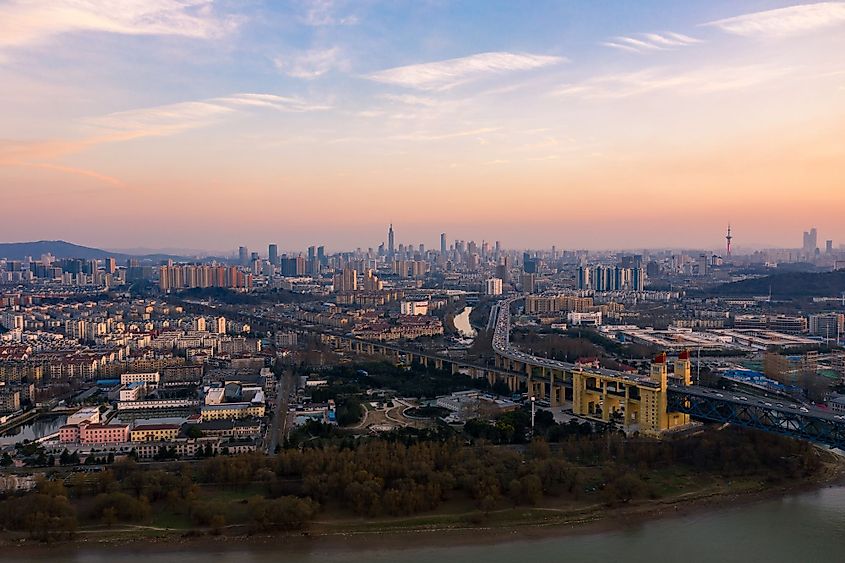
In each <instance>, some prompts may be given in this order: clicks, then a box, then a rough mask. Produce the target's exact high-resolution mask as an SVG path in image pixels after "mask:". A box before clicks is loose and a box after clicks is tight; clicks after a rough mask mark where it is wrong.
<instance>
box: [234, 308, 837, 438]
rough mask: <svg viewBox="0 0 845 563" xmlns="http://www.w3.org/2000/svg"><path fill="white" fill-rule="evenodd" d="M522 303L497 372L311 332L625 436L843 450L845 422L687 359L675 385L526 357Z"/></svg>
mask: <svg viewBox="0 0 845 563" xmlns="http://www.w3.org/2000/svg"><path fill="white" fill-rule="evenodd" d="M521 299H522V298H521V297H514V298H508V299H504V300H502V301H500V302H498V303H496V304H494V306H493V308H492V310H491V312H490V317H489V319H488V323H489V324H492V325H493V327H494V331H493V351H494V354H495V365H494V366H489V365H482V364H477V363H473V362H467V361H463V360H459V359H455V358H450V357H448V356H444V355H439V354H435V353H432V352H427V351H423V350H419V349H415V348H412V347H410V346H408V345H407V344H406V343H396V344H393V343H387V342H373V341H368V340H363V339H360V338H357V337H354V336H352V335H350V334H346V333H342V332H341V331H340V330H338V329H332V328H331V327H319V326H309V327H307V329H306V330H307V331H308V332H311V333H314V334H317V335H319V337H320V338H321V340H322V341H323V342H325V343H328V344H331V345H333V346H336V347H337V348H339V349H341V350H345V351H348V352H351V353H357V354H365V355H371V356H382V357H387V358H391V359H394V360H397V361H398V360H401V361H405V362H409V363H419V364H422V365H425V366H432V367H435V368H438V369H446V370H450V371H451V372H452V373H459V372H460V373H465V374H467V375H469V376H471V377H476V378H485V379H487V380H488V381H489V382H490V384H493V383H495V382H496V381H500V382H504V383H506V384H507V385H508V388H509V389H510V390H511V391H512V392H522V391H527V393H528V395H529V396H530V397H534V398H537V399H538V400H544V401H548V402H549V404H550V405H551V406H558V405H562V404H564V402H568V401H571V402H572V410H573V413H574V414H577V415H582V416H589V417H594V418H600V419H603V420H605V421H611V420H614V421H618V422H620V423H621V424H622V427H623V428H624V429H625V430H626V431H627V432H634V431H639V432H641V433H643V434H646V435H652V436H661V435H662V434H664V433H665V432H670V431H673V430H678V429H682V428H684V427H687V426H688V425H690V422H691V420H692V419H695V420H701V421H709V422H717V423H729V424H735V425H738V426H744V427H748V428H756V429H760V430H765V431H767V432H774V433H777V434H782V435H786V436H791V437H794V438H799V439H803V440H809V441H812V442H818V443H822V444H826V445H829V446H831V447H838V448H843V449H845V416H842V415H835V414H832V413H829V412H828V411H825V410H823V409H819V408H812V407H807V406H802V405H798V404H793V403H789V402H787V401H784V400H782V399H781V400H776V399H766V398H760V397H755V396H752V395H747V394H740V393H737V392H723V391H721V390H715V389H709V388H704V387H699V386H695V385H692V384H691V376H690V371H691V363H690V359H689V357H688V355H684V354H682V355H681V356H680V357H679V358H677V359H676V360H675V361H674V370H673V373H672V377H670V375H669V370H668V362H667V359H666V357H665V356H662V357H659V358H657V359H656V361H655V362H653V363H652V369H651V373H650V374H649V375H639V374H629V373H625V372H620V371H614V370H608V369H601V368H586V369H584V368H582V367H581V366H579V365H576V364H572V363H568V362H561V361H557V360H553V359H549V358H542V357H539V356H534V355H532V354H528V353H526V352H523V351H521V350H519V349H517V348H515V347H513V346H511V343H510V331H511V313H510V309H511V307H512V305H513V304H514V303H516V302H518V301H519V300H521ZM239 317H241V318H242V319H243V320H249V321H252V322H254V323H256V325H259V326H263V327H264V328H267V329H270V328H274V327H275V328H277V327H284V328H286V329H290V328H296V329H298V330H302V328H303V327H302V325H301V323H299V322H297V321H294V320H292V319H269V318H266V317H262V316H258V315H248V314H243V313H241V314H240V315H239Z"/></svg>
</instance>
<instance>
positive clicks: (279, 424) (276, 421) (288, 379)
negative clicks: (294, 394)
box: [267, 369, 293, 454]
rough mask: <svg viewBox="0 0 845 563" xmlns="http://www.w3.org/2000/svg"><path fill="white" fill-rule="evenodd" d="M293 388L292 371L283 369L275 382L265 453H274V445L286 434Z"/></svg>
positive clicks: (284, 437)
mask: <svg viewBox="0 0 845 563" xmlns="http://www.w3.org/2000/svg"><path fill="white" fill-rule="evenodd" d="M292 390H293V373H292V372H291V370H289V369H288V370H285V371H284V373H282V376H281V377H280V378H279V381H278V383H277V384H276V408H275V409H274V411H273V418H272V420H271V421H270V430H269V434H270V441H269V442H268V444H267V453H268V454H272V453H275V451H276V447H277V446H278V445H279V444H280V442H284V440H285V439H286V438H287V436H288V430H289V428H290V420H289V419H290V415H289V414H288V405H289V402H290V394H291V391H292Z"/></svg>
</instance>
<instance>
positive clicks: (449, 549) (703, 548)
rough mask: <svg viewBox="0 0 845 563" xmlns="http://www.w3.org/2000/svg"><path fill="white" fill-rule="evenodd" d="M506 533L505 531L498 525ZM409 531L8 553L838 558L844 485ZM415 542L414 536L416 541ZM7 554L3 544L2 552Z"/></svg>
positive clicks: (347, 561)
mask: <svg viewBox="0 0 845 563" xmlns="http://www.w3.org/2000/svg"><path fill="white" fill-rule="evenodd" d="M502 535H503V536H507V532H505V531H503V532H502ZM417 538H420V536H417V537H416V538H415V537H414V536H412V535H409V536H408V538H407V542H406V544H407V546H408V547H407V548H392V547H391V548H380V547H378V544H379V542H378V539H374V541H373V542H372V544H371V545H374V546H376V547H372V548H369V547H362V545H363V546H366V545H368V544H367V543H363V544H356V545H357V547H345V546H336V547H331V548H323V547H320V540H319V538H315V539H313V540H310V541H313V548H308V547H291V546H290V545H287V546H286V545H285V542H284V540H280V542H279V546H278V547H267V546H264V547H255V548H250V547H244V546H243V545H240V546H239V545H238V544H235V545H233V546H232V547H229V548H226V547H220V548H218V547H216V546H215V545H214V544H210V545H209V546H208V547H207V548H201V549H198V550H196V551H191V549H190V548H188V549H184V548H183V549H179V547H178V546H176V547H174V548H172V550H170V549H169V548H165V549H164V550H161V551H160V550H158V549H151V550H134V551H133V550H132V549H131V548H116V549H115V550H114V551H109V550H106V549H100V550H97V549H92V550H88V549H81V550H79V551H76V552H72V553H68V552H67V551H62V552H57V553H54V554H50V555H45V556H43V557H42V556H39V557H35V556H27V557H23V558H14V556H12V559H9V560H10V561H11V560H15V561H21V562H23V563H29V562H35V561H38V562H43V561H47V560H49V561H54V562H60V563H61V562H74V563H76V562H83V561H84V562H87V563H93V562H101V561H102V562H112V561H126V562H130V563H134V562H137V563H142V562H143V563H164V562H172V563H195V562H196V563H199V562H201V561H202V562H204V561H210V560H213V561H216V562H218V563H226V562H230V561H231V562H235V561H237V562H246V563H270V562H276V561H285V562H290V563H318V562H319V563H359V562H360V563H364V562H367V563H388V562H395V561H401V562H403V563H463V562H465V561H484V563H509V562H512V561H577V562H579V563H580V562H593V561H596V562H598V561H625V563H640V562H642V563H646V562H647V563H653V562H654V561H665V562H674V561H683V562H684V563H699V562H701V563H704V562H708V563H709V562H714V561H718V562H733V561H736V562H742V563H749V562H757V561H761V562H762V561H765V562H767V563H779V562H790V563H792V562H801V561H843V560H845V553H843V550H845V487H841V486H837V487H830V488H826V489H821V490H818V491H815V492H812V493H803V494H799V495H793V496H787V497H784V498H780V499H775V500H767V501H762V502H758V503H751V504H740V505H739V506H737V507H733V508H723V509H713V510H710V511H702V512H694V513H693V514H689V515H685V516H681V517H678V518H674V519H672V518H668V517H667V518H660V519H656V520H648V521H645V522H643V523H642V524H639V525H633V526H629V527H625V528H622V529H618V530H614V531H607V532H600V533H585V534H576V535H564V536H559V537H551V538H548V539H536V540H520V541H503V542H486V543H483V544H470V545H454V546H443V545H442V543H443V541H444V540H443V539H440V540H439V545H437V546H426V545H424V540H422V538H420V540H417ZM415 544H419V545H415ZM6 555H9V554H6Z"/></svg>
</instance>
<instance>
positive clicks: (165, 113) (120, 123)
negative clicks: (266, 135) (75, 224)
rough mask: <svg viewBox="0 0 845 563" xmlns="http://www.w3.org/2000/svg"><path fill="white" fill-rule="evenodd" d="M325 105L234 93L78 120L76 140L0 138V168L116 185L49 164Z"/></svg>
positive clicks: (81, 171)
mask: <svg viewBox="0 0 845 563" xmlns="http://www.w3.org/2000/svg"><path fill="white" fill-rule="evenodd" d="M330 107H331V106H329V105H324V104H318V103H312V102H309V101H307V100H303V99H301V98H296V97H286V96H277V95H275V94H263V93H239V94H232V95H230V96H222V97H217V98H209V99H207V100H199V101H187V102H178V103H175V104H165V105H160V106H153V107H148V108H140V109H132V110H126V111H119V112H114V113H110V114H106V115H102V116H98V117H91V118H87V119H84V120H82V125H83V126H86V128H87V135H83V136H80V137H79V138H76V139H48V140H43V141H14V140H0V166H28V167H36V168H43V169H48V170H54V171H59V172H65V173H69V174H75V175H80V176H88V177H90V178H94V179H97V180H99V181H102V182H105V183H110V184H113V185H120V184H121V182H120V180H118V179H116V178H112V177H110V176H106V175H104V174H100V173H99V172H96V171H91V170H85V169H81V168H75V167H71V166H66V165H64V164H57V163H55V162H50V161H54V160H56V159H58V158H60V157H65V156H69V155H72V154H76V153H79V152H81V151H84V150H86V149H88V148H90V147H94V146H97V145H104V144H107V143H116V142H122V141H128V140H131V139H139V138H143V137H160V136H167V135H176V134H178V133H182V132H184V131H188V130H191V129H196V128H200V127H208V126H211V125H215V124H217V123H220V122H221V121H222V120H224V119H227V118H231V117H232V116H234V115H237V114H238V113H242V112H244V111H245V110H247V109H253V110H267V109H270V110H275V111H283V112H306V111H321V110H326V109H330Z"/></svg>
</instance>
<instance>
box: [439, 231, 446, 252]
mask: <svg viewBox="0 0 845 563" xmlns="http://www.w3.org/2000/svg"><path fill="white" fill-rule="evenodd" d="M446 250H447V248H446V233H440V254H442V255H443V256H446Z"/></svg>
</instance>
